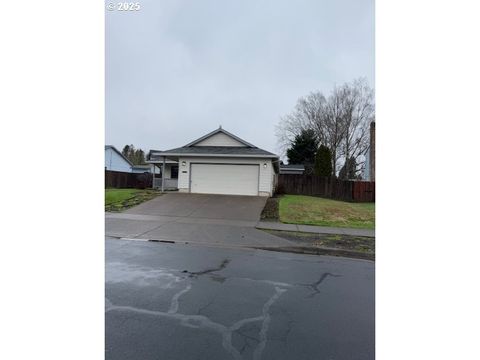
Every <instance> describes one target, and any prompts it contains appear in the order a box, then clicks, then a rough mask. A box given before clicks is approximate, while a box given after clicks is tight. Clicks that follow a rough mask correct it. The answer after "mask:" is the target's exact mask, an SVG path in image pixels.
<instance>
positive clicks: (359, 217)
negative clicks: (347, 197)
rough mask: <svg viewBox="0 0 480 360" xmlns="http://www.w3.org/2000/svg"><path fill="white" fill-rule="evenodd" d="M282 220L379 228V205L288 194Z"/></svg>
mask: <svg viewBox="0 0 480 360" xmlns="http://www.w3.org/2000/svg"><path fill="white" fill-rule="evenodd" d="M279 215H280V221H281V222H284V223H288V224H303V225H320V226H334V227H348V228H359V229H375V203H349V202H344V201H337V200H330V199H323V198H319V197H314V196H302V195H284V196H282V198H281V199H280V206H279Z"/></svg>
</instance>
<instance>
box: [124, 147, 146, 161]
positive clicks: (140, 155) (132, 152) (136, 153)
mask: <svg viewBox="0 0 480 360" xmlns="http://www.w3.org/2000/svg"><path fill="white" fill-rule="evenodd" d="M122 154H123V156H125V157H126V158H127V159H128V160H130V161H131V163H132V164H133V165H144V164H145V152H144V151H143V150H142V149H135V146H133V145H132V144H130V145H125V146H124V147H123V150H122Z"/></svg>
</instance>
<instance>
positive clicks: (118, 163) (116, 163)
mask: <svg viewBox="0 0 480 360" xmlns="http://www.w3.org/2000/svg"><path fill="white" fill-rule="evenodd" d="M132 166H133V164H132V163H131V162H130V160H128V159H127V158H126V157H125V156H123V154H122V153H121V152H120V151H118V150H117V149H116V148H115V146H112V145H105V170H111V171H122V172H131V171H132Z"/></svg>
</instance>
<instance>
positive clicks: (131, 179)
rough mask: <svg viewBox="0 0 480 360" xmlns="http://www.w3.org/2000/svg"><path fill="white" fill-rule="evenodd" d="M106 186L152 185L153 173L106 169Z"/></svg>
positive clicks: (141, 187) (143, 186)
mask: <svg viewBox="0 0 480 360" xmlns="http://www.w3.org/2000/svg"><path fill="white" fill-rule="evenodd" d="M105 187H106V188H137V189H145V188H151V187H152V174H149V173H144V174H135V173H127V172H121V171H110V170H105Z"/></svg>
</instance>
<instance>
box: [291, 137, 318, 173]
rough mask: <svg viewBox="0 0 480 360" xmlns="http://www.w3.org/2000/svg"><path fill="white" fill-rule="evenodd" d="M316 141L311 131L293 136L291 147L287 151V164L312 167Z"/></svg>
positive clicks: (316, 145)
mask: <svg viewBox="0 0 480 360" xmlns="http://www.w3.org/2000/svg"><path fill="white" fill-rule="evenodd" d="M317 147H318V140H317V137H316V136H315V132H314V131H313V130H312V129H306V130H302V132H301V133H300V135H297V136H295V139H294V141H293V143H292V145H291V147H290V148H289V149H288V150H287V158H288V163H289V164H303V165H313V163H314V162H315V154H316V152H317Z"/></svg>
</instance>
